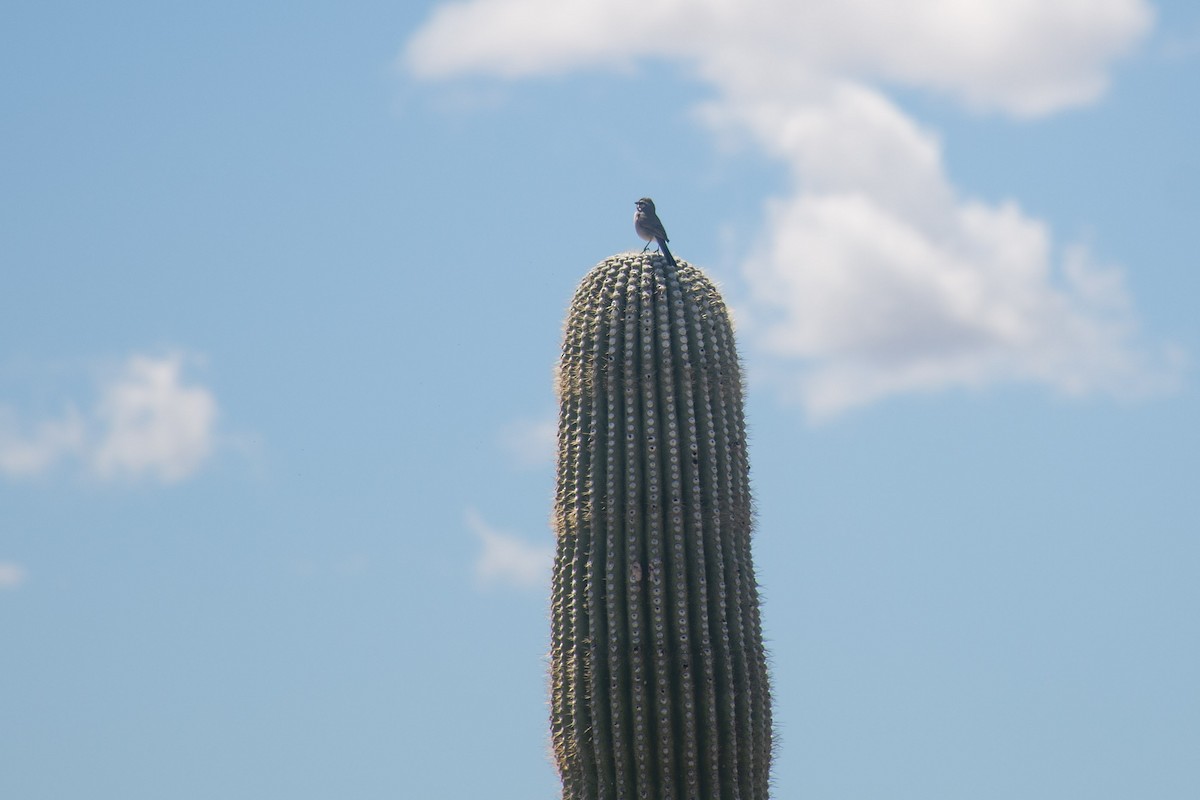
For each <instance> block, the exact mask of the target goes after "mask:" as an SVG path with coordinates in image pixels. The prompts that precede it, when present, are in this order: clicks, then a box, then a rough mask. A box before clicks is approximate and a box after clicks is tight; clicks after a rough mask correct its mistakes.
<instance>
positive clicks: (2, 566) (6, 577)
mask: <svg viewBox="0 0 1200 800" xmlns="http://www.w3.org/2000/svg"><path fill="white" fill-rule="evenodd" d="M25 577H26V573H25V568H24V567H22V566H21V565H20V564H15V563H13V562H11V561H0V591H3V590H5V589H17V588H19V587H20V586H21V584H23V583H25Z"/></svg>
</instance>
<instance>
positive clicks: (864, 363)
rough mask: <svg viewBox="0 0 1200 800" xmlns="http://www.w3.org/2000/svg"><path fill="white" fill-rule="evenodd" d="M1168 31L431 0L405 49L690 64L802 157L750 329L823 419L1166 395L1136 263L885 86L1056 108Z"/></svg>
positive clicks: (528, 66)
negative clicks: (979, 190) (908, 404)
mask: <svg viewBox="0 0 1200 800" xmlns="http://www.w3.org/2000/svg"><path fill="white" fill-rule="evenodd" d="M631 19H637V20H638V24H636V25H630V24H629V20H631ZM1152 22H1153V12H1152V9H1151V7H1150V5H1149V4H1148V3H1147V2H1144V0H1089V2H1082V1H1081V0H840V2H835V1H834V0H824V1H821V2H818V1H817V0H814V1H813V2H806V3H793V2H791V0H707V2H695V1H694V0H688V2H683V0H664V1H663V2H645V1H635V0H573V2H564V0H486V2H485V1H484V0H470V1H469V2H463V3H453V4H447V5H443V6H441V7H440V8H438V9H437V10H436V11H435V12H434V14H433V15H432V16H431V18H430V19H429V21H428V23H427V24H426V25H425V26H424V27H423V28H422V29H420V30H419V31H418V32H417V33H416V34H415V35H414V36H413V38H412V39H411V41H410V42H409V44H408V48H407V50H406V51H405V54H404V59H405V63H406V64H407V66H408V67H409V69H410V70H412V71H413V73H414V74H417V75H419V76H423V77H448V76H452V75H458V74H468V73H483V74H495V75H500V76H506V77H519V76H524V75H536V74H548V73H555V72H561V71H565V70H569V69H574V68H580V67H589V66H622V65H628V64H632V63H633V62H634V61H635V60H636V59H638V58H641V57H657V58H676V59H680V60H683V61H685V62H686V63H688V64H690V65H692V67H693V69H694V70H695V74H696V75H697V76H698V77H700V78H701V79H703V80H705V81H707V82H708V83H709V84H710V85H711V86H712V87H713V88H714V90H715V94H714V97H713V99H712V100H710V101H709V102H707V103H706V104H705V105H703V106H702V107H701V108H699V109H697V112H698V115H699V118H700V119H701V120H703V121H704V122H705V123H706V124H708V125H709V126H711V128H712V129H713V130H714V131H717V132H718V133H720V134H722V135H724V136H728V137H733V138H735V139H737V140H740V141H748V142H750V143H751V144H753V145H754V146H755V147H758V148H760V149H762V150H763V151H764V152H766V153H767V154H768V155H770V156H772V157H774V158H776V159H778V160H780V161H781V162H783V163H784V164H786V165H787V166H788V168H789V169H790V173H791V177H792V188H791V190H790V194H789V195H788V196H785V197H781V198H777V199H774V200H772V201H770V202H769V204H768V207H767V214H766V221H765V226H764V230H763V231H762V232H761V233H760V235H758V236H757V237H756V242H757V245H756V248H755V249H754V250H753V251H752V252H751V253H750V255H749V257H748V258H747V259H746V261H745V263H744V265H743V275H744V277H745V279H746V284H747V286H746V288H747V297H746V299H745V301H744V302H743V303H741V304H740V307H739V308H738V320H739V325H740V327H741V330H742V333H743V335H744V336H745V337H747V338H748V340H749V341H748V344H749V345H750V347H751V350H752V351H753V352H755V353H756V354H758V355H760V356H761V357H762V363H761V364H759V365H757V366H759V367H760V374H763V373H765V374H768V375H770V376H772V377H773V379H775V380H777V381H778V382H779V383H780V384H782V385H784V386H786V387H787V391H789V392H791V393H793V394H794V395H795V397H796V398H797V399H798V400H799V401H800V402H801V403H802V404H803V405H804V407H805V408H806V410H807V411H808V412H809V413H810V415H812V416H814V417H821V416H827V415H830V414H835V413H837V412H840V411H843V410H845V409H848V408H852V407H855V406H860V405H863V404H866V403H870V402H872V401H875V400H877V399H880V398H883V397H886V396H888V395H892V394H896V393H902V392H914V391H936V390H941V389H946V388H951V387H980V386H986V385H990V384H995V383H999V382H1012V381H1023V382H1033V383H1037V384H1041V385H1045V386H1049V387H1051V388H1053V389H1055V390H1058V391H1062V392H1066V393H1072V394H1082V393H1089V392H1107V393H1111V394H1118V395H1122V394H1138V393H1146V392H1151V391H1154V390H1156V389H1161V388H1162V387H1163V386H1165V385H1169V384H1170V382H1171V380H1172V377H1173V375H1174V374H1175V371H1176V369H1177V366H1178V355H1177V354H1176V353H1174V352H1172V351H1171V350H1170V348H1166V347H1164V348H1158V349H1147V348H1145V347H1144V346H1141V345H1140V344H1139V343H1138V342H1137V336H1136V333H1137V320H1136V314H1135V312H1134V309H1133V304H1132V301H1131V300H1130V298H1129V296H1128V293H1127V291H1126V290H1125V288H1124V286H1123V283H1122V279H1121V273H1120V270H1119V269H1117V268H1115V267H1111V266H1104V267H1101V266H1097V265H1096V264H1095V262H1094V260H1093V259H1092V257H1091V256H1090V255H1089V254H1088V252H1087V250H1086V249H1085V248H1083V247H1081V246H1079V245H1075V244H1067V245H1062V244H1060V243H1057V242H1056V241H1055V237H1054V235H1053V233H1052V231H1050V230H1049V228H1048V226H1047V225H1046V224H1045V223H1044V222H1042V221H1040V220H1038V219H1035V218H1033V217H1030V216H1029V215H1028V214H1027V213H1026V212H1025V211H1024V210H1023V209H1022V208H1021V206H1020V204H1019V203H1018V202H1016V201H1013V200H1009V201H1005V202H1000V203H985V202H982V201H980V200H978V199H975V198H972V197H970V196H969V195H967V194H966V193H964V192H962V191H961V190H959V189H958V188H957V187H955V186H954V185H953V184H952V182H951V180H950V178H949V176H948V175H947V174H946V170H945V165H944V159H943V156H942V147H941V142H940V140H939V138H938V136H937V135H936V134H935V133H934V132H932V131H930V130H928V129H926V128H924V127H922V126H921V125H920V124H919V123H918V122H916V121H915V120H914V119H913V118H912V117H911V116H909V115H908V114H906V113H905V112H904V111H903V110H901V109H900V108H899V107H898V106H897V105H896V104H895V103H894V102H892V101H891V100H890V99H889V98H888V97H887V95H886V94H885V93H884V89H883V88H881V87H886V86H888V85H892V84H902V85H907V86H912V87H916V88H919V89H923V90H929V91H935V92H940V93H944V94H946V95H948V96H951V97H954V98H957V99H958V100H959V101H960V102H962V103H964V104H965V105H967V106H969V107H971V108H974V109H982V110H991V111H999V112H1003V113H1007V114H1010V115H1014V116H1032V115H1042V114H1049V113H1053V112H1056V111H1059V110H1062V109H1065V108H1069V107H1072V106H1077V105H1081V104H1084V103H1088V102H1092V101H1095V100H1096V99H1097V98H1098V97H1099V96H1100V95H1101V94H1102V93H1103V91H1104V89H1105V87H1106V86H1107V83H1108V71H1109V69H1110V67H1111V65H1112V63H1113V62H1114V61H1115V60H1116V59H1117V58H1118V57H1120V56H1121V55H1123V54H1125V53H1127V52H1128V51H1129V50H1130V49H1131V48H1132V47H1133V46H1135V45H1136V44H1137V43H1138V42H1139V41H1140V40H1141V38H1142V37H1144V35H1145V34H1146V32H1147V31H1148V30H1149V28H1150V26H1151V24H1152Z"/></svg>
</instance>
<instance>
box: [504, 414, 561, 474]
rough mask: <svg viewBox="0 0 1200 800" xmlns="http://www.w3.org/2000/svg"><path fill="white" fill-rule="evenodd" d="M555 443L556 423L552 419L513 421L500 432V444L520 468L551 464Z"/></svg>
mask: <svg viewBox="0 0 1200 800" xmlns="http://www.w3.org/2000/svg"><path fill="white" fill-rule="evenodd" d="M557 442H558V421H557V420H555V419H554V418H553V417H548V418H546V419H519V420H514V421H513V422H510V423H509V424H507V425H505V426H504V428H502V429H501V431H500V444H501V445H502V446H503V447H504V449H505V450H506V451H507V452H508V454H509V455H510V456H512V459H513V461H514V462H515V463H516V464H517V465H518V466H521V467H542V466H545V465H547V464H551V463H553V462H554V451H555V447H556V445H557Z"/></svg>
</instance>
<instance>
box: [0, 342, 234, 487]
mask: <svg viewBox="0 0 1200 800" xmlns="http://www.w3.org/2000/svg"><path fill="white" fill-rule="evenodd" d="M183 362H184V358H183V356H182V355H180V354H178V353H175V354H170V355H166V356H158V357H155V356H146V355H133V356H131V357H129V358H128V359H127V360H126V361H125V362H124V364H123V365H122V366H121V368H120V369H119V370H117V371H116V372H115V373H114V374H112V375H110V376H109V377H108V379H107V380H105V381H104V382H103V383H102V385H101V386H100V392H99V399H98V401H97V403H96V405H95V407H94V408H93V409H92V411H91V413H89V414H81V413H80V412H79V411H77V410H75V408H74V407H73V406H72V407H68V409H67V411H66V412H64V413H63V415H62V416H61V417H60V418H57V419H47V420H42V421H39V422H36V423H34V424H33V425H31V426H25V427H26V430H25V431H22V426H21V425H19V424H18V420H17V414H16V413H15V412H14V411H13V410H12V409H11V408H6V407H0V471H2V472H4V473H6V474H8V475H12V476H32V475H38V474H42V473H45V472H47V471H49V470H50V469H52V468H54V467H55V466H56V465H57V464H59V463H60V462H64V461H71V460H74V461H77V462H79V463H80V464H81V465H82V466H83V467H84V468H85V469H86V470H87V471H88V472H89V473H91V474H92V475H94V476H96V477H98V478H101V479H105V480H111V479H116V478H123V477H128V478H140V477H151V478H155V479H157V480H160V481H163V482H167V483H170V482H175V481H179V480H182V479H184V478H186V477H189V476H190V475H192V474H194V473H195V472H196V471H197V470H198V469H199V468H200V467H201V465H202V464H203V463H204V462H205V461H206V460H207V459H208V458H209V456H211V454H212V452H213V447H214V437H215V424H216V417H217V403H216V398H215V397H214V396H213V394H212V392H211V391H210V390H209V389H207V388H205V387H203V386H198V385H193V384H187V383H185V382H184V380H183V377H182V372H183Z"/></svg>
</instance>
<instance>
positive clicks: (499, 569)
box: [466, 510, 554, 589]
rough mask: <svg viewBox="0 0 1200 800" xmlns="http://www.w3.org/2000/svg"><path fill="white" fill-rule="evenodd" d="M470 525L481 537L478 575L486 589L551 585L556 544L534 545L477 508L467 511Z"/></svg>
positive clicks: (477, 562) (476, 560)
mask: <svg viewBox="0 0 1200 800" xmlns="http://www.w3.org/2000/svg"><path fill="white" fill-rule="evenodd" d="M466 523H467V527H468V528H469V529H470V531H471V533H473V534H474V535H475V538H477V539H478V540H479V543H480V545H481V549H480V551H479V554H478V556H477V557H476V559H475V577H476V580H477V581H478V583H479V585H480V586H481V587H484V588H492V587H508V588H515V589H536V588H545V587H548V586H549V585H550V565H551V562H552V561H553V559H554V546H553V545H552V544H548V543H547V544H534V543H532V542H528V541H526V540H525V539H522V538H520V537H517V536H514V535H512V534H510V533H507V532H505V531H501V530H498V529H496V528H494V527H492V526H491V525H489V524H488V523H487V522H486V521H484V519H483V517H482V516H480V515H479V513H478V512H476V511H474V510H468V511H467V513H466Z"/></svg>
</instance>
